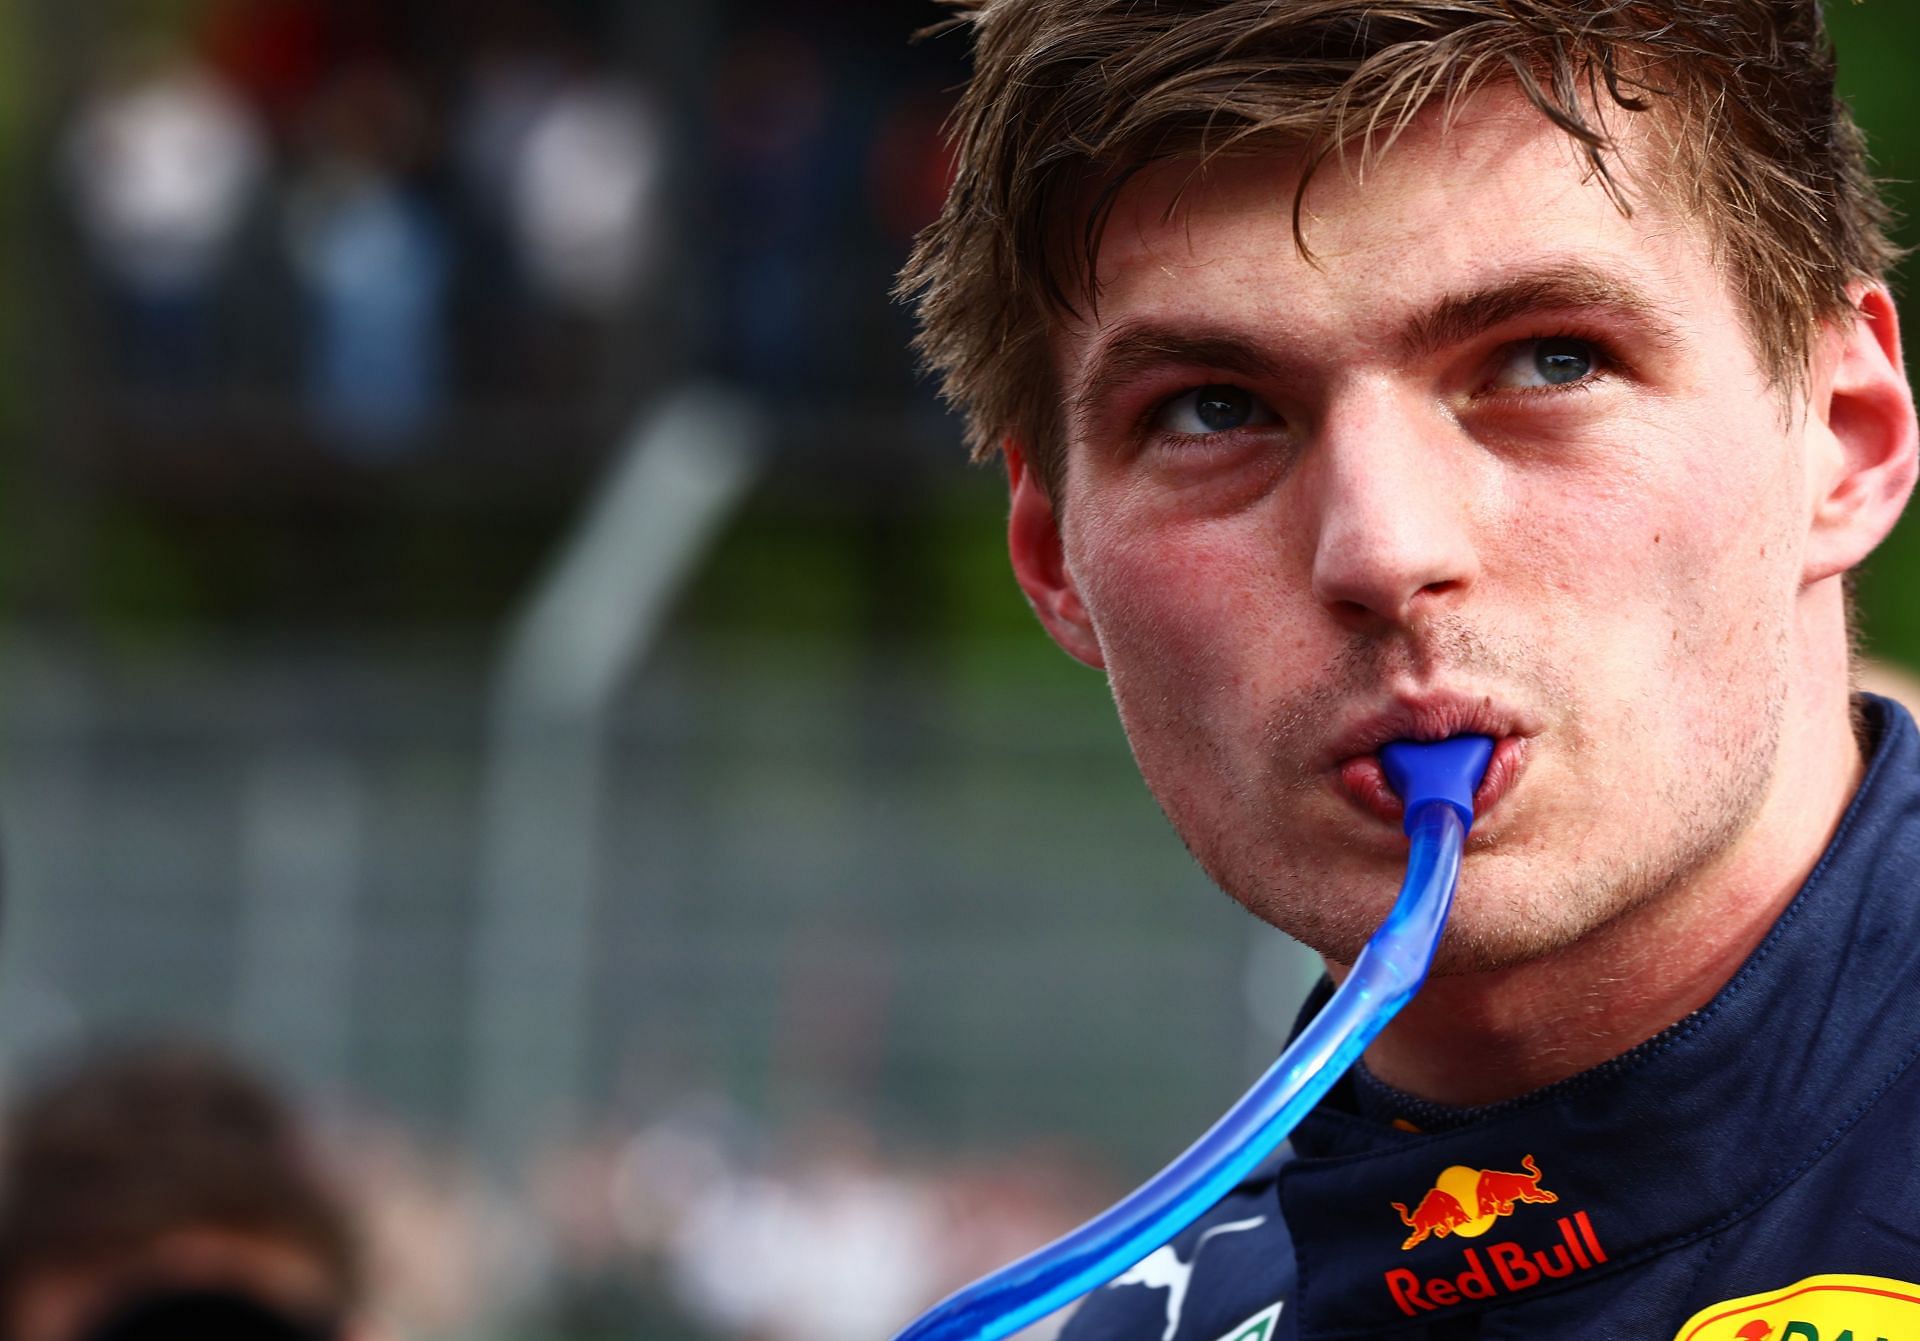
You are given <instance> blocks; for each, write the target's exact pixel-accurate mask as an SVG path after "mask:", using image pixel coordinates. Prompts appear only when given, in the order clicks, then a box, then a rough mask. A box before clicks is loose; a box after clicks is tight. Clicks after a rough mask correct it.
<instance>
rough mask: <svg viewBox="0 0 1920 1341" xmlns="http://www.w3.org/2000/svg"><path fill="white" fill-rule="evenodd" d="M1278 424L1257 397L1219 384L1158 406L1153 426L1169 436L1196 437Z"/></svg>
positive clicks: (1248, 392)
mask: <svg viewBox="0 0 1920 1341" xmlns="http://www.w3.org/2000/svg"><path fill="white" fill-rule="evenodd" d="M1279 422H1280V416H1279V415H1277V414H1275V413H1274V412H1273V411H1272V410H1270V409H1268V408H1267V405H1266V403H1265V402H1264V401H1262V400H1261V399H1260V398H1259V397H1258V396H1256V395H1254V394H1253V393H1252V392H1250V391H1246V390H1244V389H1242V388H1240V387H1237V386H1228V385H1226V384H1225V383H1221V384H1219V385H1215V386H1201V387H1195V388H1194V389H1193V390H1191V391H1186V392H1182V393H1181V394H1180V395H1178V396H1175V397H1174V398H1173V399H1172V400H1170V401H1168V402H1166V404H1164V405H1162V406H1161V407H1160V413H1159V414H1158V415H1157V416H1155V419H1154V426H1155V427H1156V428H1161V429H1165V430H1166V431H1168V432H1170V433H1184V434H1187V435H1189V436H1193V437H1199V436H1203V435H1205V434H1208V433H1226V432H1230V431H1232V430H1233V429H1236V428H1264V427H1266V426H1268V425H1271V424H1277V423H1279Z"/></svg>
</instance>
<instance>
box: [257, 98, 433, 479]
mask: <svg viewBox="0 0 1920 1341" xmlns="http://www.w3.org/2000/svg"><path fill="white" fill-rule="evenodd" d="M308 130H309V135H308V140H307V152H306V155H305V160H304V162H303V163H302V165H301V167H300V169H299V171H298V175H297V177H296V180H295V183H294V186H293V189H292V192H291V195H290V199H289V204H288V235H289V239H290V246H291V251H292V254H293V257H294V262H295V270H296V272H297V273H298V275H299V276H300V279H301V281H302V284H303V287H304V289H305V292H306V298H307V309H308V315H307V320H308V325H307V336H306V354H305V359H306V374H305V380H306V388H307V398H308V408H309V412H310V414H311V416H312V421H313V425H314V428H315V430H316V431H317V432H318V434H319V435H320V437H321V439H322V440H323V441H325V442H326V443H328V444H329V445H330V446H332V447H333V448H334V449H335V450H336V451H338V452H339V453H340V454H341V455H343V456H347V457H351V458H356V459H361V460H383V459H391V458H394V457H397V456H402V455H405V454H408V453H410V452H413V451H417V450H419V449H420V448H421V447H422V446H423V445H424V441H423V439H424V436H425V435H426V434H427V433H428V432H429V431H430V430H431V429H432V428H433V427H434V426H435V425H436V423H437V421H438V419H439V416H440V413H441V411H442V409H443V408H444V405H445V399H446V384H447V368H446V362H447V349H446V346H447V329H446V299H447V286H448V279H449V272H450V270H451V266H452V240H451V238H450V237H449V235H448V232H447V227H446V223H445V220H444V219H443V218H442V217H441V215H440V213H439V211H438V210H437V209H436V208H435V207H434V206H433V204H432V203H431V202H430V201H429V199H428V198H427V196H426V195H425V193H424V192H423V191H422V190H421V189H420V188H419V184H418V182H417V181H416V180H415V178H414V172H415V170H416V169H417V168H418V167H419V166H420V164H421V163H422V161H423V159H424V158H425V156H426V153H427V142H428V136H429V130H428V125H427V111H426V109H425V108H424V107H423V106H422V105H421V101H420V99H419V97H418V95H417V94H416V93H415V91H414V90H413V88H412V87H411V86H410V85H409V84H408V82H407V81H406V80H405V79H403V78H401V77H400V76H399V74H397V73H396V72H395V71H392V70H389V69H387V68H385V67H383V66H381V65H378V64H367V65H361V66H357V67H354V68H351V69H348V70H346V71H343V72H342V73H341V74H340V75H339V76H338V77H337V79H336V80H335V81H334V82H333V84H332V85H331V86H329V88H328V89H327V90H326V92H325V93H324V94H322V96H321V97H320V99H319V102H318V104H317V105H316V107H315V108H314V109H313V115H312V120H311V123H310V125H309V127H308Z"/></svg>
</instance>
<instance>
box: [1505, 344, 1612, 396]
mask: <svg viewBox="0 0 1920 1341" xmlns="http://www.w3.org/2000/svg"><path fill="white" fill-rule="evenodd" d="M1601 364H1602V360H1601V358H1600V351H1599V350H1598V349H1596V348H1595V347H1594V346H1593V345H1592V344H1591V343H1590V342H1588V341H1586V340H1574V339H1570V338H1567V337H1563V336H1562V337H1555V338H1553V339H1548V340H1522V341H1520V342H1519V343H1517V344H1514V345H1511V346H1509V347H1508V349H1507V351H1506V354H1505V357H1504V360H1503V362H1502V363H1501V365H1500V370H1499V372H1497V373H1496V374H1495V375H1494V379H1493V385H1494V386H1496V387H1503V388H1504V387H1551V386H1570V385H1572V384H1573V383H1575V382H1582V381H1585V380H1586V379H1587V378H1589V377H1592V376H1593V375H1594V374H1595V373H1596V372H1598V371H1599V370H1600V368H1601Z"/></svg>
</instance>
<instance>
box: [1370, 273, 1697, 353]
mask: <svg viewBox="0 0 1920 1341" xmlns="http://www.w3.org/2000/svg"><path fill="white" fill-rule="evenodd" d="M1577 308H1589V309H1591V308H1599V309H1603V310H1609V311H1613V312H1617V313H1621V314H1624V315H1625V316H1627V317H1628V318H1630V319H1632V320H1633V321H1634V322H1636V323H1637V324H1639V325H1640V326H1642V327H1644V328H1645V333H1646V335H1647V336H1648V337H1649V338H1651V339H1652V340H1654V341H1655V342H1656V343H1659V344H1674V343H1677V342H1678V341H1679V338H1680V337H1679V333H1678V330H1677V328H1676V326H1675V324H1674V320H1673V318H1672V317H1671V316H1670V315H1669V314H1668V313H1667V311H1666V309H1665V308H1663V307H1662V306H1661V305H1660V304H1659V303H1658V302H1656V301H1655V300H1654V299H1653V298H1652V297H1651V296H1650V295H1648V294H1647V293H1646V292H1645V291H1644V290H1643V289H1641V288H1640V287H1639V286H1638V285H1635V284H1633V283H1631V282H1630V281H1628V280H1625V279H1623V278H1621V277H1620V276H1618V275H1615V274H1611V273H1609V272H1607V271H1603V270H1598V269H1596V268H1594V267H1593V266H1590V265H1586V264H1584V263H1581V262H1578V261H1571V262H1567V263H1565V264H1561V265H1553V266H1548V267H1545V268H1543V269H1540V270H1532V271H1528V272H1527V273H1525V274H1522V275H1516V276H1514V277H1513V278H1511V279H1508V280H1503V281H1502V282H1500V283H1498V284H1493V285H1489V286H1488V287H1486V288H1481V289H1475V290H1473V291H1471V292H1469V293H1464V294H1449V295H1448V296H1446V297H1444V298H1442V299H1440V301H1439V302H1437V303H1435V304H1434V305H1433V306H1431V307H1429V308H1428V309H1427V310H1426V311H1425V312H1423V313H1421V314H1420V315H1419V316H1418V317H1416V318H1414V319H1413V320H1412V321H1410V322H1408V323H1407V326H1406V329H1405V332H1404V333H1403V334H1402V336H1401V338H1400V352H1401V353H1402V354H1403V355H1404V356H1405V357H1407V358H1409V359H1412V358H1418V357H1420V356H1422V355H1426V354H1431V353H1434V352H1435V351H1436V350H1441V349H1445V348H1446V347H1447V346H1448V345H1454V344H1462V343H1464V342H1466V341H1468V340H1471V339H1473V337H1475V336H1476V335H1480V334H1482V333H1483V332H1486V331H1489V330H1492V329H1493V328H1494V327H1496V326H1499V325H1502V324H1504V323H1506V322H1508V321H1511V320H1513V319H1514V318H1515V317H1523V316H1526V315H1527V314H1529V313H1532V312H1556V311H1561V312H1564V311H1571V310H1574V309H1577Z"/></svg>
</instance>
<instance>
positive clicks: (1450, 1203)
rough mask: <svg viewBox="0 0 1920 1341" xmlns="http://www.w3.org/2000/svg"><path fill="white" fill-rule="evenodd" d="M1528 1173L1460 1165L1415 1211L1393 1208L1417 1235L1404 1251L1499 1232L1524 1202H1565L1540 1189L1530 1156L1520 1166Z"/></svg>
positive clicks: (1395, 1205) (1444, 1176) (1443, 1175)
mask: <svg viewBox="0 0 1920 1341" xmlns="http://www.w3.org/2000/svg"><path fill="white" fill-rule="evenodd" d="M1520 1167H1521V1168H1523V1169H1525V1170H1526V1172H1525V1173H1509V1172H1507V1171H1505V1170H1503V1169H1470V1168H1467V1167H1466V1166H1464V1165H1459V1164H1456V1165H1454V1166H1453V1167H1452V1168H1450V1169H1447V1170H1445V1171H1444V1172H1442V1173H1441V1175H1440V1177H1439V1179H1438V1180H1437V1181H1436V1182H1435V1183H1434V1185H1433V1187H1432V1188H1430V1189H1429V1190H1428V1192H1427V1195H1426V1196H1424V1197H1422V1198H1420V1204H1419V1205H1418V1206H1415V1207H1414V1208H1413V1209H1412V1210H1411V1211H1409V1210H1408V1209H1407V1208H1406V1207H1405V1206H1404V1205H1402V1204H1401V1203H1400V1202H1397V1201H1396V1202H1394V1203H1392V1205H1393V1209H1394V1210H1396V1211H1398V1212H1400V1219H1401V1220H1402V1221H1404V1222H1405V1224H1406V1226H1407V1228H1408V1229H1410V1230H1412V1231H1413V1232H1412V1233H1410V1234H1408V1235H1407V1241H1406V1242H1405V1243H1403V1244H1401V1245H1400V1248H1401V1250H1402V1251H1405V1250H1407V1249H1409V1248H1413V1247H1416V1246H1418V1245H1419V1244H1421V1243H1424V1242H1425V1241H1426V1240H1427V1239H1429V1238H1442V1239H1443V1238H1445V1237H1447V1235H1449V1234H1458V1235H1460V1236H1461V1237H1462V1238H1474V1237H1477V1236H1478V1235H1481V1234H1484V1233H1486V1232H1487V1231H1488V1230H1489V1229H1491V1228H1493V1223H1494V1221H1496V1220H1498V1219H1500V1218H1501V1217H1502V1216H1506V1215H1512V1214H1513V1208H1514V1207H1515V1206H1516V1205H1519V1204H1520V1203H1523V1202H1534V1203H1537V1204H1540V1205H1549V1204H1551V1203H1553V1202H1556V1201H1558V1200H1560V1198H1559V1197H1558V1196H1556V1195H1555V1194H1554V1193H1552V1192H1549V1191H1547V1190H1546V1189H1545V1188H1544V1187H1541V1186H1540V1166H1539V1165H1538V1164H1535V1163H1534V1162H1533V1156H1532V1155H1527V1156H1525V1157H1524V1158H1522V1159H1521V1161H1520Z"/></svg>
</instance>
